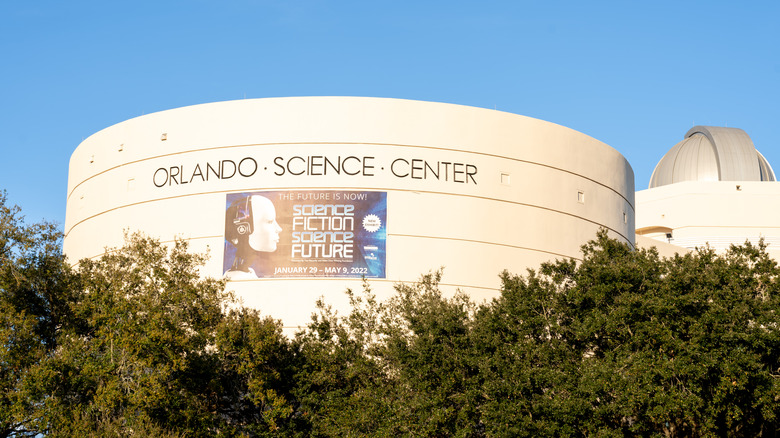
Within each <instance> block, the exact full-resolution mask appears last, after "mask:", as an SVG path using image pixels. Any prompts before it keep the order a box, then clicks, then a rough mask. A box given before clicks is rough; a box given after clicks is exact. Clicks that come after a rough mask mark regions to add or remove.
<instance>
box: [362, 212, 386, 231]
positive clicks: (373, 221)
mask: <svg viewBox="0 0 780 438" xmlns="http://www.w3.org/2000/svg"><path fill="white" fill-rule="evenodd" d="M381 226H382V220H381V219H379V216H377V215H375V214H369V215H368V216H366V217H364V218H363V228H364V229H365V230H366V231H368V232H369V233H375V232H376V231H377V230H379V227H381Z"/></svg>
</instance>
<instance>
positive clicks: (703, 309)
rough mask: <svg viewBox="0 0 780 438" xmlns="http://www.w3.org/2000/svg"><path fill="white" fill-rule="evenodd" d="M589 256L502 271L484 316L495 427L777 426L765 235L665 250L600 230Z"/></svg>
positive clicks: (685, 430) (608, 431)
mask: <svg viewBox="0 0 780 438" xmlns="http://www.w3.org/2000/svg"><path fill="white" fill-rule="evenodd" d="M583 255H584V257H583V260H582V262H581V263H574V262H572V261H558V262H556V263H549V264H545V265H543V266H542V268H541V269H540V273H539V274H536V273H534V272H531V273H529V275H528V276H526V277H520V276H511V275H508V274H506V275H505V276H504V288H503V292H502V296H501V297H500V298H499V299H497V300H496V301H494V302H493V303H492V305H490V306H487V307H485V308H483V309H482V311H481V312H480V313H479V315H478V321H477V326H479V327H480V330H481V335H480V339H481V341H480V342H479V344H480V345H482V346H485V347H487V350H486V351H485V360H484V361H481V363H482V364H483V365H482V369H481V373H482V374H483V376H484V378H485V381H486V382H487V384H486V386H485V393H486V399H487V400H488V401H487V402H486V403H485V405H484V406H483V407H482V408H481V409H482V411H483V413H484V414H485V417H484V421H485V424H486V425H487V430H488V432H489V433H491V434H496V435H500V434H502V433H504V431H505V430H506V429H504V428H506V427H516V429H515V430H514V431H513V432H516V433H513V434H516V435H523V434H524V435H548V436H564V435H568V436H590V435H603V436H624V435H632V436H633V435H639V436H725V435H728V436H773V435H774V433H775V432H774V431H775V430H777V429H778V426H780V422H779V421H778V409H780V403H778V401H779V400H780V393H778V377H780V375H778V373H777V364H778V363H780V356H778V354H779V353H780V348H778V347H780V333H778V326H777V315H778V311H780V307H779V306H778V304H779V302H778V297H779V296H780V295H779V294H778V291H779V289H778V279H779V278H780V275H779V274H780V271H778V268H777V265H776V263H775V262H774V261H773V260H772V259H770V258H769V256H768V255H767V254H766V251H765V250H764V248H763V246H758V247H756V246H752V245H750V244H745V245H743V246H740V247H732V248H731V249H730V250H729V251H728V253H726V254H725V255H718V254H716V253H715V252H714V251H712V250H711V249H708V248H704V249H700V250H698V251H696V252H693V253H690V254H686V255H683V256H676V257H674V258H671V259H660V258H659V257H658V254H657V253H656V252H655V251H652V250H650V251H648V250H638V251H634V250H632V249H631V248H629V247H628V245H626V244H623V243H620V242H617V241H615V240H611V239H608V238H607V237H606V234H605V233H600V234H599V236H598V237H597V239H596V240H595V241H593V242H590V243H589V244H587V245H586V246H584V247H583ZM507 419H509V420H508V421H507ZM502 420H503V421H504V423H503V424H502ZM518 425H519V426H518Z"/></svg>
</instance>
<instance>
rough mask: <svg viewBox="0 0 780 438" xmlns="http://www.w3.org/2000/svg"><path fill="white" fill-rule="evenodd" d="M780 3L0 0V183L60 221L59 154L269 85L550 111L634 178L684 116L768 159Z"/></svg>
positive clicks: (777, 84) (286, 91)
mask: <svg viewBox="0 0 780 438" xmlns="http://www.w3.org/2000/svg"><path fill="white" fill-rule="evenodd" d="M779 22H780V2H776V1H745V2H736V1H730V2H724V1H698V2H691V1H680V0H677V1H653V2H639V1H623V2H619V1H610V2H603V1H569V2H564V1H549V0H547V1H518V0H514V1H468V2H467V1H453V0H448V1H438V0H434V1H426V0H422V1H421V0H417V1H406V0H394V1H385V0H360V1H338V0H330V1H326V0H319V1H316V0H300V1H299V0H276V1H262V0H241V1H238V0H235V1H233V0H222V1H216V0H212V1H206V0H187V1H166V0H156V1H147V0H134V1H107V0H100V1H80V0H72V1H53V0H40V1H30V0H0V67H1V68H0V87H1V88H0V90H1V91H2V92H0V152H2V156H1V158H0V160H1V161H0V162H2V167H1V168H0V189H5V190H7V191H8V194H9V197H10V199H11V201H12V202H13V203H16V204H19V205H20V206H21V207H22V208H23V210H24V212H25V214H26V215H27V218H28V219H29V220H31V221H37V220H40V219H42V218H45V219H47V220H51V221H55V222H58V223H59V224H60V225H61V226H62V225H63V222H64V220H65V200H66V189H67V173H68V160H69V158H70V154H71V153H72V152H73V150H74V149H75V148H76V146H78V144H79V143H80V142H81V141H82V140H83V139H85V138H86V137H88V136H90V135H92V134H93V133H95V132H97V131H99V130H101V129H103V128H106V127H109V126H111V125H113V124H115V123H119V122H121V121H123V120H126V119H129V118H133V117H137V116H140V115H143V114H148V113H150V112H155V111H161V110H165V109H171V108H176V107H180V106H186V105H193V104H199V103H206V102H214V101H222V100H233V99H242V98H245V97H246V98H258V97H277V96H312V95H339V96H341V95H344V96H376V97H395V98H403V99H417V100H428V101H437V102H448V103H456V104H462V105H471V106H477V107H483V108H491V109H492V108H495V109H498V110H501V111H507V112H511V113H516V114H522V115H526V116H530V117H535V118H539V119H543V120H547V121H550V122H554V123H557V124H560V125H564V126H567V127H570V128H573V129H576V130H578V131H580V132H583V133H585V134H588V135H590V136H592V137H595V138H597V139H598V140H601V141H603V142H605V143H607V144H608V145H610V146H612V147H614V148H615V149H617V150H618V151H620V152H621V153H622V154H623V155H624V156H625V157H626V158H627V159H628V161H629V162H630V163H631V165H632V167H633V168H634V172H635V174H636V186H637V188H638V189H643V188H646V187H647V183H648V181H649V179H650V174H651V173H652V170H653V168H654V166H655V164H656V163H657V162H658V160H659V159H660V158H661V157H662V156H663V154H664V153H666V151H667V150H668V149H669V148H671V147H672V146H673V145H674V144H675V143H677V142H678V141H680V140H682V138H683V136H684V134H685V132H686V131H687V130H688V129H690V128H691V127H692V126H693V125H694V124H702V125H715V126H729V127H738V128H742V129H744V130H745V131H746V132H747V133H748V134H749V135H750V136H751V138H752V139H753V142H754V143H755V144H756V147H757V148H758V149H759V150H760V151H761V152H762V153H763V154H764V156H765V157H766V158H767V160H769V162H770V164H772V165H774V166H775V170H776V171H780V120H778V116H780V109H779V104H778V102H779V101H780V24H778V23H779Z"/></svg>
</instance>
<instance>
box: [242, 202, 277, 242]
mask: <svg viewBox="0 0 780 438" xmlns="http://www.w3.org/2000/svg"><path fill="white" fill-rule="evenodd" d="M251 202H252V221H253V223H252V228H253V230H252V234H250V235H249V246H250V247H251V248H252V249H254V250H255V251H263V252H272V251H276V246H277V245H278V244H279V232H281V231H282V227H280V226H279V224H278V223H277V222H276V208H275V207H274V204H273V203H272V202H271V200H270V199H268V198H266V197H264V196H260V195H254V196H252V201H251Z"/></svg>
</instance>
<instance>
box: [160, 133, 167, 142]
mask: <svg viewBox="0 0 780 438" xmlns="http://www.w3.org/2000/svg"><path fill="white" fill-rule="evenodd" d="M165 140H168V133H167V132H163V134H162V135H161V136H160V141H165Z"/></svg>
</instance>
